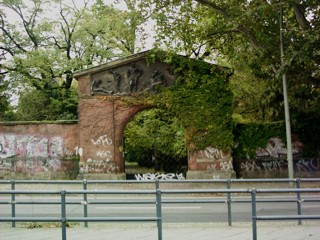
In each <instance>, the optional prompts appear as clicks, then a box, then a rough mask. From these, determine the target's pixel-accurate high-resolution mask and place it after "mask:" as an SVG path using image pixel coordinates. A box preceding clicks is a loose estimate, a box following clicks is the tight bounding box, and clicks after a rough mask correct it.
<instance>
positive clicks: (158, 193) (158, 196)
mask: <svg viewBox="0 0 320 240" xmlns="http://www.w3.org/2000/svg"><path fill="white" fill-rule="evenodd" d="M268 182H270V183H271V182H272V183H290V185H291V183H295V185H294V186H295V188H283V189H279V188H273V189H254V188H252V189H237V188H236V189H231V183H268ZM302 182H317V183H319V182H320V179H316V178H313V179H309V178H308V179H270V180H269V179H225V180H222V179H214V180H163V181H157V180H156V181H110V180H82V181H40V180H36V181H34V180H33V181H26V180H11V181H6V180H0V183H1V184H10V185H11V190H0V195H10V196H11V200H10V201H0V204H10V205H11V217H0V222H11V223H12V227H15V224H16V222H60V223H61V229H62V240H66V239H67V235H66V227H67V224H66V223H67V222H84V225H85V227H88V222H141V221H143V222H156V223H157V229H158V240H162V204H168V203H171V204H172V203H226V204H227V212H228V213H227V215H228V225H229V226H231V225H232V208H231V207H232V203H251V206H252V234H253V240H256V239H257V221H260V220H298V224H299V225H301V224H302V222H301V221H302V220H306V219H309V220H312V219H320V215H302V214H301V203H302V202H305V201H308V202H320V197H319V198H315V199H303V198H301V193H320V188H300V185H301V183H302ZM89 183H90V184H122V183H130V184H132V183H135V184H144V183H148V184H150V183H151V184H154V186H155V189H154V190H107V191H105V190H88V184H89ZM162 183H210V184H211V183H212V184H214V183H220V184H221V183H222V184H226V189H214V188H210V189H161V188H160V185H161V184H162ZM16 184H82V185H83V187H82V188H83V190H59V191H57V190H54V191H35V190H31V191H26V190H16V189H15V186H16ZM234 193H238V194H251V198H249V199H242V200H237V199H232V194H234ZM269 193H295V194H296V198H295V199H292V198H290V199H288V198H282V199H258V198H257V195H258V194H269ZM17 194H23V195H44V194H46V195H59V196H60V200H59V201H46V202H39V201H38V202H34V201H16V195H17ZM75 194H76V195H82V196H83V200H82V201H81V202H80V204H81V205H83V210H84V211H83V215H84V216H83V217H77V218H76V217H68V216H67V213H66V205H68V204H79V201H66V198H67V196H68V195H75ZM88 194H92V195H96V194H137V195H154V196H155V199H154V200H151V201H123V202H119V201H100V202H94V201H92V202H89V201H88ZM172 194H224V195H225V196H226V199H210V200H188V199H184V200H163V199H162V196H163V195H172ZM258 202H296V203H297V215H289V216H287V215H280V216H257V213H256V205H257V203H258ZM17 204H56V205H61V216H60V217H42V218H40V217H27V218H24V217H16V205H17ZM89 204H152V205H154V206H155V217H113V218H111V217H89V216H88V205H89Z"/></svg>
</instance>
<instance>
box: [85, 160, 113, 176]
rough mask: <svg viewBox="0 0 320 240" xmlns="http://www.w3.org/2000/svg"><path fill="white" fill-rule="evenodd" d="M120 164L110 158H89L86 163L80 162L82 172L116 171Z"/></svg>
mask: <svg viewBox="0 0 320 240" xmlns="http://www.w3.org/2000/svg"><path fill="white" fill-rule="evenodd" d="M118 170H119V168H118V166H116V165H115V163H114V162H113V161H110V160H96V159H91V158H89V159H88V160H87V162H86V163H82V164H80V172H81V173H115V172H117V171H118Z"/></svg>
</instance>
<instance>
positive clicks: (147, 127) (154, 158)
mask: <svg viewBox="0 0 320 240" xmlns="http://www.w3.org/2000/svg"><path fill="white" fill-rule="evenodd" d="M123 137H124V138H123V157H124V161H125V173H126V177H127V179H146V180H147V179H153V178H156V179H164V178H165V179H168V178H183V177H185V174H186V172H187V168H188V167H187V164H188V162H187V148H186V144H185V137H184V128H183V126H182V125H181V123H180V122H179V121H178V119H177V118H175V117H174V116H172V115H170V114H168V112H166V111H165V110H163V109H159V108H152V109H147V110H143V111H141V112H139V113H137V114H136V115H135V116H134V117H133V118H132V119H131V120H130V121H129V122H128V123H127V125H126V127H125V130H124V134H123Z"/></svg>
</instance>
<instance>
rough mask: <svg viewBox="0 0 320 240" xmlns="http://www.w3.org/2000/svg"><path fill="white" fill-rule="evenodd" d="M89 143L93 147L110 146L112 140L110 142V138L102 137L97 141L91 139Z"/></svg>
mask: <svg viewBox="0 0 320 240" xmlns="http://www.w3.org/2000/svg"><path fill="white" fill-rule="evenodd" d="M91 142H92V143H93V144H94V145H103V146H105V145H111V144H112V140H111V138H109V137H108V135H103V136H101V137H99V138H98V139H97V140H93V139H91Z"/></svg>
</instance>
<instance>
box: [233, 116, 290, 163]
mask: <svg viewBox="0 0 320 240" xmlns="http://www.w3.org/2000/svg"><path fill="white" fill-rule="evenodd" d="M285 134H286V133H285V125H284V123H283V122H273V123H249V124H237V125H235V128H234V135H235V145H234V148H233V156H234V157H236V158H240V159H246V158H247V157H249V158H253V157H254V156H255V154H256V149H257V148H258V147H262V148H264V147H266V145H267V143H268V140H269V139H270V138H272V137H279V138H280V139H282V141H283V142H285V139H286V138H285Z"/></svg>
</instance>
